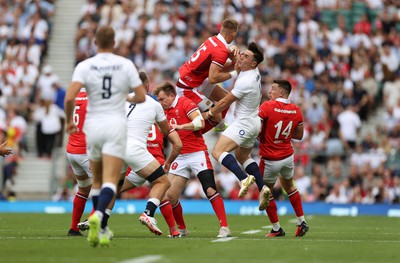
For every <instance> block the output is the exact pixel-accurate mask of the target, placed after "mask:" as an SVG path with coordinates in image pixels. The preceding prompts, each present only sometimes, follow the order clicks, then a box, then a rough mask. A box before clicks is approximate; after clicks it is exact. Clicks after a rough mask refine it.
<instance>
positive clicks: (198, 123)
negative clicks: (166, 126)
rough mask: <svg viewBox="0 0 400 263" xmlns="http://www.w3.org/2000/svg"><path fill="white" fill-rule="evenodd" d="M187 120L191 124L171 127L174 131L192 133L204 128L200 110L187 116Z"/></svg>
mask: <svg viewBox="0 0 400 263" xmlns="http://www.w3.org/2000/svg"><path fill="white" fill-rule="evenodd" d="M188 117H189V119H190V120H191V122H188V123H185V124H180V125H178V124H174V125H173V126H172V127H173V128H174V129H175V130H192V131H198V130H201V129H203V128H204V125H205V124H204V119H203V116H202V115H201V112H200V110H198V109H197V110H194V111H192V112H191V113H190V114H189V116H188Z"/></svg>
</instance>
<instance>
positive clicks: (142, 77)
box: [139, 71, 149, 84]
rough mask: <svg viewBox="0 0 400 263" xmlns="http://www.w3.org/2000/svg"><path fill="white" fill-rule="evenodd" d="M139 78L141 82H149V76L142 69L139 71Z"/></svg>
mask: <svg viewBox="0 0 400 263" xmlns="http://www.w3.org/2000/svg"><path fill="white" fill-rule="evenodd" d="M139 78H140V80H141V81H142V82H143V84H144V83H145V82H149V77H148V76H147V74H146V72H144V71H139Z"/></svg>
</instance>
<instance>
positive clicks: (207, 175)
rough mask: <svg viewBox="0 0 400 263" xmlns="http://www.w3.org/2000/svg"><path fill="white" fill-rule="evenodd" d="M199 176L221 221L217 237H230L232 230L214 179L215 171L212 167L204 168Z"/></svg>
mask: <svg viewBox="0 0 400 263" xmlns="http://www.w3.org/2000/svg"><path fill="white" fill-rule="evenodd" d="M197 178H198V179H199V181H200V183H201V186H202V187H203V191H204V193H205V194H206V196H207V198H208V200H209V201H210V203H211V206H212V208H213V210H214V212H215V214H216V216H217V218H218V221H219V223H220V230H219V233H218V236H217V237H230V236H231V231H230V230H229V227H228V221H227V219H226V212H225V206H224V201H223V199H222V197H221V195H220V194H219V193H218V191H217V187H216V185H215V179H214V171H213V170H210V169H208V170H203V171H201V172H199V173H198V174H197Z"/></svg>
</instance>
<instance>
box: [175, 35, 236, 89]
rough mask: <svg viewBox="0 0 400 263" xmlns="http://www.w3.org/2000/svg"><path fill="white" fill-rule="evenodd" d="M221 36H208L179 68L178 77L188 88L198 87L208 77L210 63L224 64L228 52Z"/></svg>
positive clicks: (221, 65)
mask: <svg viewBox="0 0 400 263" xmlns="http://www.w3.org/2000/svg"><path fill="white" fill-rule="evenodd" d="M221 38H222V36H220V35H219V36H213V37H209V38H208V39H207V40H206V41H204V43H203V44H202V45H201V46H200V47H199V48H198V49H197V51H196V52H195V53H194V54H193V55H192V56H191V57H190V59H189V60H188V61H186V63H185V64H183V65H182V66H181V67H180V68H179V74H180V77H179V78H180V79H181V80H182V81H183V82H184V83H185V84H187V85H188V86H189V87H190V88H195V87H199V86H200V85H201V84H202V83H203V81H204V80H205V79H206V78H208V72H209V69H210V65H211V63H215V64H217V65H218V66H220V67H223V66H224V64H225V62H226V60H227V59H228V56H229V54H228V50H227V49H226V44H225V43H226V42H225V43H224V40H223V39H221Z"/></svg>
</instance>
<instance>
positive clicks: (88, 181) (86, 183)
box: [76, 177, 93, 188]
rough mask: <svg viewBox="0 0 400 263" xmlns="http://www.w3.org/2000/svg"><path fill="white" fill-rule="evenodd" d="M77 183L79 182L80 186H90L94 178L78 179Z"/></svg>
mask: <svg viewBox="0 0 400 263" xmlns="http://www.w3.org/2000/svg"><path fill="white" fill-rule="evenodd" d="M76 183H77V184H78V187H79V188H88V187H89V186H92V183H93V179H92V178H90V177H89V178H86V179H78V178H77V179H76Z"/></svg>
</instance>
